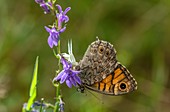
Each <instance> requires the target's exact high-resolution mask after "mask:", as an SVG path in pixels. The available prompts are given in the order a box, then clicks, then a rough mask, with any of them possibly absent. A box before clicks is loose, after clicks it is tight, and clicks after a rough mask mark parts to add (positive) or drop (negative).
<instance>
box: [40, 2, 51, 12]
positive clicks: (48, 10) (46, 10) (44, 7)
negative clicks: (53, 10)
mask: <svg viewBox="0 0 170 112" xmlns="http://www.w3.org/2000/svg"><path fill="white" fill-rule="evenodd" d="M40 7H42V8H43V10H44V13H45V14H47V13H50V9H49V7H48V6H47V4H46V3H42V4H40Z"/></svg>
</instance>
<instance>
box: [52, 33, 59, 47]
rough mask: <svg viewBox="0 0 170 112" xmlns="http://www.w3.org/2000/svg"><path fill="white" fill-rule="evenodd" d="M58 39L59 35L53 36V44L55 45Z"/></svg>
mask: <svg viewBox="0 0 170 112" xmlns="http://www.w3.org/2000/svg"><path fill="white" fill-rule="evenodd" d="M58 41H59V37H57V35H56V37H55V38H53V44H54V45H55V46H57V45H58Z"/></svg>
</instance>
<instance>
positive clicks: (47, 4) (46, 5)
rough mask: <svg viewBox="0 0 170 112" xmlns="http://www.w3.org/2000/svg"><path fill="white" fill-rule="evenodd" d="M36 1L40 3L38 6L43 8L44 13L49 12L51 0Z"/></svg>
mask: <svg viewBox="0 0 170 112" xmlns="http://www.w3.org/2000/svg"><path fill="white" fill-rule="evenodd" d="M35 2H36V3H38V4H39V5H40V7H41V8H42V9H43V10H44V13H45V14H47V13H50V8H49V6H50V7H51V6H52V3H51V2H45V1H44V0H35Z"/></svg>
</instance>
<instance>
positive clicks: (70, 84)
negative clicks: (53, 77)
mask: <svg viewBox="0 0 170 112" xmlns="http://www.w3.org/2000/svg"><path fill="white" fill-rule="evenodd" d="M66 84H67V86H68V87H69V88H71V87H72V83H71V82H70V81H69V80H66Z"/></svg>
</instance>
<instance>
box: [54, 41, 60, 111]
mask: <svg viewBox="0 0 170 112" xmlns="http://www.w3.org/2000/svg"><path fill="white" fill-rule="evenodd" d="M57 51H58V54H60V53H61V50H60V40H59V42H58V46H57ZM58 67H59V68H58V69H59V71H61V64H60V58H58ZM60 97H61V93H60V83H58V84H57V85H56V104H55V108H54V112H58V110H59V102H60Z"/></svg>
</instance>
